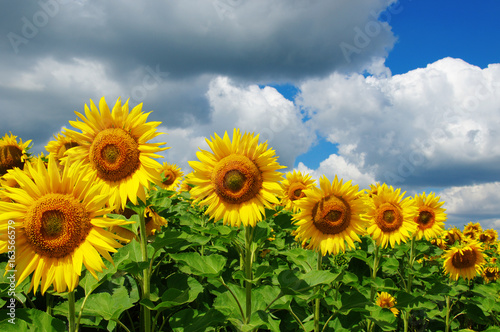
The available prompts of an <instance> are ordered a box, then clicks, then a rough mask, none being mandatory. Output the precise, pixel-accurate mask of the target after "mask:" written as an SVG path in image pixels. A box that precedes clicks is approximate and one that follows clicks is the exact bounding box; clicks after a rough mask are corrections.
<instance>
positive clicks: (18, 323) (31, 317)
mask: <svg viewBox="0 0 500 332" xmlns="http://www.w3.org/2000/svg"><path fill="white" fill-rule="evenodd" d="M8 313H9V311H7V310H0V317H2V318H4V317H5V319H3V320H2V321H0V331H4V332H10V331H12V332H18V331H28V330H29V331H40V332H46V331H66V323H65V322H63V321H62V320H60V319H57V318H54V317H52V316H50V315H49V314H47V313H46V312H44V311H40V310H38V309H20V308H19V309H16V311H15V318H14V320H13V321H12V320H11V321H10V322H9V319H11V317H9V316H8ZM11 322H14V324H12V323H11Z"/></svg>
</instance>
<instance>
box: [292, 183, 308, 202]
mask: <svg viewBox="0 0 500 332" xmlns="http://www.w3.org/2000/svg"><path fill="white" fill-rule="evenodd" d="M304 189H306V186H305V185H303V184H302V183H300V182H299V183H294V184H292V185H291V186H290V189H288V197H289V198H290V200H291V201H295V200H297V199H300V198H302V197H305V196H306V195H305V194H304V192H303V190H304Z"/></svg>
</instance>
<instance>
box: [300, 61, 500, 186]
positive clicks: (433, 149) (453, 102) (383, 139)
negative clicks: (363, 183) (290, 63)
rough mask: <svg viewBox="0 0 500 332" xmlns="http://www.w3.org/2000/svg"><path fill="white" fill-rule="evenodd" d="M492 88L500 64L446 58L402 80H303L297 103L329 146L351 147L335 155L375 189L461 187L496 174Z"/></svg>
mask: <svg viewBox="0 0 500 332" xmlns="http://www.w3.org/2000/svg"><path fill="white" fill-rule="evenodd" d="M379 72H383V71H380V70H379ZM498 82H500V64H492V65H490V66H488V67H487V68H485V69H480V68H478V67H476V66H473V65H470V64H468V63H466V62H464V61H462V60H459V59H452V58H445V59H442V60H439V61H437V62H435V63H432V64H429V65H428V66H427V67H426V68H421V69H416V70H413V71H410V72H408V73H406V74H402V75H395V76H388V77H384V75H382V76H380V77H375V76H368V77H364V76H362V75H359V74H352V75H349V76H346V75H342V74H338V73H334V74H332V75H331V76H330V77H328V78H326V79H321V80H319V79H315V80H309V81H306V82H304V83H303V84H302V85H301V86H300V89H301V94H300V95H299V98H298V99H297V102H298V104H299V105H300V106H301V107H303V108H305V109H306V110H307V111H308V113H309V115H310V116H311V120H310V124H311V125H312V126H313V127H314V129H316V130H318V132H319V133H320V134H321V135H322V136H323V137H326V138H327V139H328V141H330V142H332V143H338V144H339V149H340V150H342V149H343V147H345V146H351V147H354V148H351V149H350V150H349V152H346V151H344V153H341V155H343V156H344V157H345V158H346V160H347V161H348V162H352V163H354V162H355V161H356V160H355V158H354V157H355V156H358V155H363V156H364V166H363V165H360V167H361V168H360V170H361V171H362V172H367V171H368V170H370V171H372V170H375V177H376V180H377V181H381V182H390V183H391V182H392V183H393V184H398V183H403V182H405V181H406V183H413V184H416V183H417V182H421V181H428V183H421V185H432V181H441V182H440V183H438V184H437V183H434V185H441V184H443V183H451V182H453V181H456V179H457V178H460V179H461V180H462V181H464V182H463V183H464V184H465V183H467V182H469V183H470V182H471V181H481V180H482V178H481V177H479V178H476V177H477V176H478V173H477V172H479V173H480V172H485V173H484V174H486V173H488V174H490V175H492V176H495V175H494V174H496V176H497V178H498V175H499V174H500V169H499V166H498V165H499V162H500V147H499V146H498V144H497V143H498V141H500V130H498V128H499V124H500V112H499V106H498V105H500V88H499V87H500V85H499V83H498ZM475 171H476V172H475ZM433 174H436V175H437V174H439V177H437V176H435V177H433ZM394 182H396V183H394Z"/></svg>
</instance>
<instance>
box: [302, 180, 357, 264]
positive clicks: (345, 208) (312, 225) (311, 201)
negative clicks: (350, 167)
mask: <svg viewBox="0 0 500 332" xmlns="http://www.w3.org/2000/svg"><path fill="white" fill-rule="evenodd" d="M319 184H320V188H321V189H319V188H317V187H311V188H309V189H305V190H304V192H305V197H304V198H302V199H299V200H297V201H295V204H296V205H297V207H298V208H299V209H300V212H299V213H297V214H296V215H295V216H294V219H295V220H296V222H295V224H297V225H298V226H299V227H298V228H297V230H295V234H296V239H297V240H299V241H301V242H302V243H303V244H305V243H306V242H309V245H308V246H307V248H309V249H313V250H318V251H321V254H322V255H323V256H324V255H326V254H327V253H332V254H338V253H339V252H345V250H346V243H347V248H348V249H349V248H351V249H354V248H355V245H354V241H357V242H360V241H361V239H360V238H359V236H360V235H364V234H365V227H366V221H365V220H364V219H363V218H361V215H362V214H363V213H365V212H366V210H365V209H366V205H365V200H364V199H361V197H360V196H361V194H362V193H361V192H360V191H358V185H355V186H353V185H351V181H348V182H346V183H343V180H342V179H341V180H340V181H339V179H338V178H337V176H335V179H334V180H333V182H332V183H330V181H329V180H328V179H327V178H326V177H325V176H322V177H321V178H320V180H319Z"/></svg>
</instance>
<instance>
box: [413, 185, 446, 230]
mask: <svg viewBox="0 0 500 332" xmlns="http://www.w3.org/2000/svg"><path fill="white" fill-rule="evenodd" d="M443 204H444V202H440V201H439V196H438V197H436V195H435V194H434V193H432V192H431V193H430V194H429V195H426V194H425V192H424V193H422V194H421V195H418V194H417V195H415V205H416V206H417V209H418V210H417V213H416V214H415V217H414V220H415V222H416V223H417V225H418V227H417V231H416V232H415V233H414V234H413V235H414V236H415V238H416V239H417V240H420V239H421V238H422V237H425V239H426V240H431V239H435V238H438V237H439V236H440V235H441V234H442V233H443V231H444V222H445V220H446V213H444V211H446V210H445V209H443V208H442V207H441V206H442V205H443Z"/></svg>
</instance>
